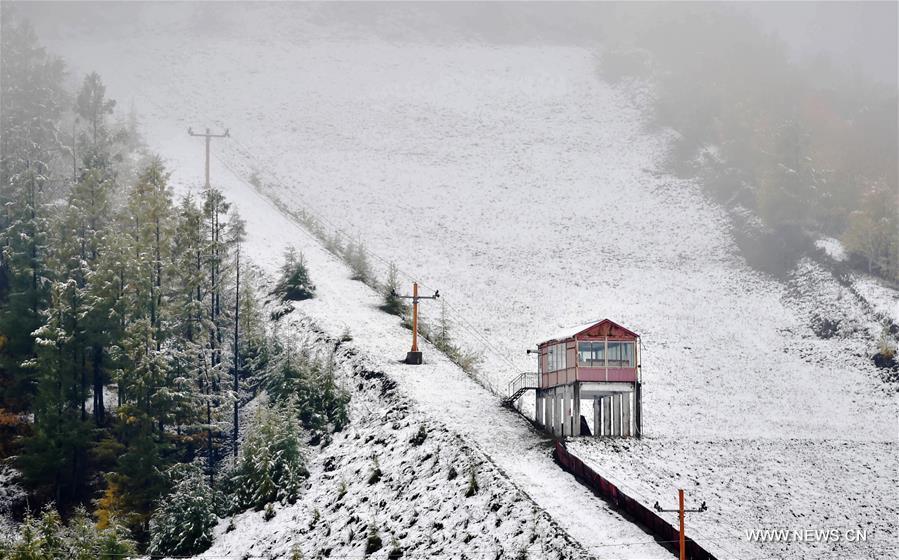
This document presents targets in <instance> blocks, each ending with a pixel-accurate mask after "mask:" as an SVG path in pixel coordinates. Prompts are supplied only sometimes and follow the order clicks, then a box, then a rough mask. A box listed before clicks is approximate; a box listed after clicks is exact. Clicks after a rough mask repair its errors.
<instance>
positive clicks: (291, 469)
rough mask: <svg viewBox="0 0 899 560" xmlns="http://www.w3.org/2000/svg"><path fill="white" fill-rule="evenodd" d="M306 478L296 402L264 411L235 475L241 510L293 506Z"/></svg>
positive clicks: (287, 402)
mask: <svg viewBox="0 0 899 560" xmlns="http://www.w3.org/2000/svg"><path fill="white" fill-rule="evenodd" d="M307 476H308V471H307V470H306V460H305V457H304V452H303V444H302V432H301V429H300V424H299V422H298V420H297V403H296V401H295V400H293V399H290V400H288V401H286V402H285V403H283V404H280V405H275V406H273V407H265V406H263V407H261V408H260V409H259V411H258V412H257V414H256V417H255V419H254V421H253V425H252V429H251V430H250V431H249V433H248V435H247V439H246V441H245V442H244V445H243V447H242V448H241V451H240V459H239V461H238V464H237V466H236V468H235V471H234V474H233V477H234V480H235V487H236V488H237V500H236V501H237V505H238V507H240V508H246V507H254V508H256V509H261V508H262V507H263V506H265V505H266V504H268V503H271V502H277V501H280V502H282V503H294V502H295V501H296V500H297V498H298V497H299V494H300V490H301V488H302V483H303V481H304V480H305V479H306V478H307Z"/></svg>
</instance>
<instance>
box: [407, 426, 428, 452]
mask: <svg viewBox="0 0 899 560" xmlns="http://www.w3.org/2000/svg"><path fill="white" fill-rule="evenodd" d="M427 437H428V430H426V429H425V427H424V426H420V427H419V428H418V431H417V432H416V433H415V435H414V436H412V439H410V440H409V443H411V444H412V445H414V446H415V447H418V446H419V445H421V444H423V443H424V442H425V439H427Z"/></svg>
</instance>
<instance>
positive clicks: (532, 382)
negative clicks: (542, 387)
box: [503, 371, 538, 406]
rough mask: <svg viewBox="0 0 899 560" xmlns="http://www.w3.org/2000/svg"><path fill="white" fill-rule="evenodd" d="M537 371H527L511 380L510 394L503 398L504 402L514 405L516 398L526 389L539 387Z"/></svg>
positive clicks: (507, 404)
mask: <svg viewBox="0 0 899 560" xmlns="http://www.w3.org/2000/svg"><path fill="white" fill-rule="evenodd" d="M537 387H538V385H537V373H536V372H530V371H526V372H524V373H522V374H521V375H519V376H518V377H516V378H515V379H513V380H512V381H510V382H509V392H508V396H507V397H506V398H504V399H503V404H504V405H506V406H512V403H514V402H515V400H516V399H517V398H518V397H520V396H521V395H523V394H524V393H525V392H526V391H530V390H534V389H537Z"/></svg>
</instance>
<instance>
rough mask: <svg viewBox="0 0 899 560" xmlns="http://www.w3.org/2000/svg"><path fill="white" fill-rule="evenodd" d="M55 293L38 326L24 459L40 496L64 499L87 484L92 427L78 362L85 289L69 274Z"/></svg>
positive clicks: (79, 492)
mask: <svg viewBox="0 0 899 560" xmlns="http://www.w3.org/2000/svg"><path fill="white" fill-rule="evenodd" d="M52 293H53V302H52V305H51V307H50V309H48V310H47V312H46V315H47V321H46V323H45V324H44V325H43V326H42V327H41V328H39V329H37V330H36V331H35V337H36V338H35V340H36V342H37V345H38V348H39V351H38V356H37V358H36V359H35V360H33V363H32V364H31V365H33V366H34V367H35V370H36V371H37V372H38V378H37V381H38V383H37V385H38V390H37V394H36V396H35V402H34V409H33V410H34V425H33V430H32V433H31V435H30V436H29V437H28V438H26V439H25V441H24V446H23V453H22V454H21V455H20V457H19V462H18V464H19V467H20V468H21V470H22V473H23V475H24V476H25V479H26V481H27V483H28V485H29V486H30V487H31V488H33V489H35V491H36V493H37V494H38V495H39V496H41V497H42V498H44V499H48V498H49V499H53V500H55V501H56V502H57V503H59V504H64V503H69V502H70V501H71V500H73V499H77V498H79V497H81V496H82V495H83V492H84V490H85V488H84V486H85V472H86V460H87V459H86V449H87V441H88V438H89V429H88V426H87V425H86V423H85V422H84V417H83V413H82V405H83V399H84V398H85V395H84V393H83V392H82V390H81V383H80V382H81V379H80V374H79V367H78V366H79V360H78V356H79V346H78V341H79V337H78V336H77V331H78V329H79V316H80V314H81V304H80V297H79V295H80V291H79V290H78V287H77V284H76V282H75V281H74V280H69V281H68V282H65V283H63V282H58V283H55V284H54V286H53V290H52Z"/></svg>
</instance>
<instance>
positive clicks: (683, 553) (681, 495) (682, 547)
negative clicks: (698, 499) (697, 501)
mask: <svg viewBox="0 0 899 560" xmlns="http://www.w3.org/2000/svg"><path fill="white" fill-rule="evenodd" d="M677 500H678V502H680V506H679V509H680V511H679V512H678V516H679V517H680V560H687V547H686V546H685V543H684V491H683V490H678V491H677Z"/></svg>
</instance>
